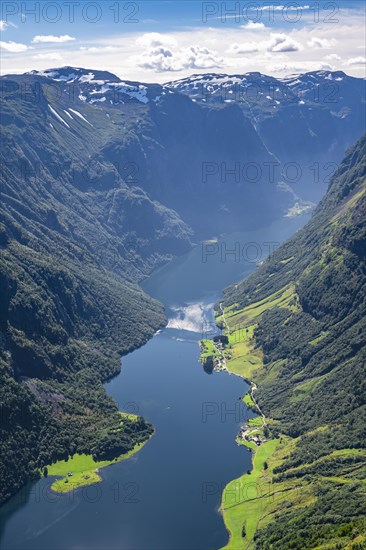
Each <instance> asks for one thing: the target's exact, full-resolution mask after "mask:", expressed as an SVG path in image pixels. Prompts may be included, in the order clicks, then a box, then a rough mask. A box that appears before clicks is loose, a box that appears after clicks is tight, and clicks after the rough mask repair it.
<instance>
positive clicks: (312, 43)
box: [308, 36, 337, 49]
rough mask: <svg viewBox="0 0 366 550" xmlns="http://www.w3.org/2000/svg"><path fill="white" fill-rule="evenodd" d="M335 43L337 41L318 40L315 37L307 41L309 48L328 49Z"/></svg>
mask: <svg viewBox="0 0 366 550" xmlns="http://www.w3.org/2000/svg"><path fill="white" fill-rule="evenodd" d="M336 43H337V41H336V39H335V38H333V39H331V40H328V39H327V38H318V37H317V36H313V37H312V38H311V40H309V41H308V46H309V48H325V49H330V48H331V47H332V46H335V44H336Z"/></svg>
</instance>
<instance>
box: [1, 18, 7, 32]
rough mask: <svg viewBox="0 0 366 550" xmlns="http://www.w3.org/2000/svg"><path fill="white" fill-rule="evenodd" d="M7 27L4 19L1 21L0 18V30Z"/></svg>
mask: <svg viewBox="0 0 366 550" xmlns="http://www.w3.org/2000/svg"><path fill="white" fill-rule="evenodd" d="M7 27H8V24H7V22H6V21H3V20H2V19H0V31H5V29H6V28H7Z"/></svg>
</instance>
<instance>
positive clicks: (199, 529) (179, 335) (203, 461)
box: [0, 217, 306, 550]
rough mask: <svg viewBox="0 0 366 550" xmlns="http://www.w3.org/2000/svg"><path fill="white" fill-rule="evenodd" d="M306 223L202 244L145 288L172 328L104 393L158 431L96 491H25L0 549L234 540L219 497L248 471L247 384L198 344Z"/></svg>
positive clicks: (202, 549) (175, 546) (98, 549)
mask: <svg viewBox="0 0 366 550" xmlns="http://www.w3.org/2000/svg"><path fill="white" fill-rule="evenodd" d="M305 221H306V218H305V217H302V218H300V217H298V218H295V219H288V218H287V219H286V218H285V219H283V220H281V221H279V222H276V223H275V224H274V225H272V226H271V227H269V228H266V229H262V230H261V231H256V232H252V233H246V234H239V233H238V234H235V235H230V236H228V237H225V238H222V239H220V240H219V243H218V244H216V245H214V244H212V243H211V244H207V245H199V246H197V247H195V248H194V250H192V251H191V252H190V253H189V254H187V255H186V256H183V257H180V258H177V259H176V260H173V261H172V262H171V263H170V264H169V265H166V266H164V267H163V268H161V269H159V270H158V271H157V272H155V273H154V274H153V275H152V276H151V277H150V278H149V279H148V280H147V281H145V283H144V285H143V286H144V288H145V290H146V291H147V292H148V293H149V294H151V295H152V296H154V297H156V298H157V299H159V300H160V301H161V302H162V303H164V305H165V307H166V311H167V315H168V318H169V323H168V326H167V328H165V329H164V330H162V331H160V332H159V333H157V334H156V335H155V336H154V338H152V339H151V340H150V341H149V342H148V343H147V344H146V345H145V346H143V347H142V348H140V349H138V350H136V351H134V352H133V353H131V354H129V355H127V356H126V357H124V358H123V359H122V371H121V374H120V375H119V376H117V377H116V378H115V379H113V380H112V381H111V382H109V383H108V384H106V389H107V392H108V393H109V394H110V395H111V396H112V397H113V398H114V399H115V400H116V401H117V402H118V404H119V406H120V409H121V410H125V411H129V412H137V413H139V414H141V415H143V416H144V417H146V418H147V419H148V420H149V421H150V422H152V423H153V424H154V426H155V429H156V432H155V434H154V436H153V437H152V438H151V440H150V441H149V442H148V443H147V444H146V445H145V446H144V447H143V449H142V450H141V451H140V452H139V453H138V454H137V455H135V456H134V457H132V458H131V459H129V460H127V461H124V462H121V463H118V464H114V465H113V466H110V467H107V468H104V469H103V470H102V477H103V481H102V482H101V483H99V484H96V485H93V486H90V487H85V488H83V489H79V490H76V491H74V492H73V493H70V494H68V495H57V494H54V493H52V492H51V491H50V489H49V488H50V484H51V483H52V479H49V478H48V479H41V480H39V481H38V482H36V483H33V484H31V485H29V486H28V487H26V488H24V489H23V490H22V491H20V492H19V493H18V494H17V495H16V496H15V497H14V498H12V499H11V500H10V501H9V502H8V503H7V504H6V505H5V506H3V507H2V509H1V510H0V548H2V549H4V550H30V549H32V550H56V549H57V550H66V549H67V550H84V549H85V550H86V549H88V550H102V549H103V550H109V549H111V550H112V549H116V550H117V549H118V550H155V549H156V550H189V549H191V550H206V549H217V548H220V547H221V546H223V545H224V544H225V543H226V542H227V540H228V535H227V532H226V530H225V527H224V523H223V520H222V517H221V515H220V513H219V506H220V501H221V492H222V489H223V487H224V485H225V484H226V483H227V482H228V481H230V480H231V479H234V478H235V477H238V476H239V475H240V474H241V473H242V472H243V471H245V470H247V469H248V468H250V464H251V455H250V453H249V451H248V450H247V449H245V448H242V447H238V445H237V444H236V443H235V436H236V434H237V432H238V429H239V425H240V424H241V423H242V422H243V421H244V420H245V419H246V418H247V415H248V414H249V415H250V413H248V411H247V410H246V407H245V405H244V404H243V403H242V402H241V401H240V400H239V398H240V397H241V396H243V395H244V393H245V392H246V389H247V384H246V383H245V382H244V381H243V380H241V379H240V378H239V377H236V376H233V375H229V374H228V373H222V372H221V373H213V374H211V375H209V374H207V373H206V372H205V371H204V370H203V368H202V366H201V364H200V363H199V346H198V341H199V339H200V338H201V337H202V333H204V334H210V333H212V332H213V331H214V317H213V304H214V303H215V302H216V301H218V300H219V299H220V296H221V290H222V288H224V287H225V286H227V285H229V284H231V283H233V282H235V281H237V280H240V279H241V278H243V277H245V276H248V275H249V274H250V273H251V272H252V271H253V270H254V269H255V266H256V263H258V261H260V260H263V259H264V256H265V255H266V253H267V252H268V250H269V249H270V248H273V247H274V246H275V245H277V243H279V242H281V241H283V240H284V239H285V238H286V237H288V236H289V235H291V234H293V233H294V232H295V231H296V229H298V228H299V227H300V226H302V225H303V224H304V223H305ZM265 243H266V244H265ZM268 243H271V244H270V245H269V244H268ZM238 246H239V248H238ZM238 250H239V251H240V254H238ZM230 251H236V253H235V254H233V253H230Z"/></svg>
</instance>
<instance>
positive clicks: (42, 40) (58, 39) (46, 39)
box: [32, 34, 76, 44]
mask: <svg viewBox="0 0 366 550" xmlns="http://www.w3.org/2000/svg"><path fill="white" fill-rule="evenodd" d="M73 40H76V38H74V37H73V36H69V35H68V34H62V35H60V36H54V35H53V34H47V35H40V34H37V36H35V37H34V38H33V40H32V43H33V44H47V43H49V44H50V43H55V44H62V43H63V42H71V41H73Z"/></svg>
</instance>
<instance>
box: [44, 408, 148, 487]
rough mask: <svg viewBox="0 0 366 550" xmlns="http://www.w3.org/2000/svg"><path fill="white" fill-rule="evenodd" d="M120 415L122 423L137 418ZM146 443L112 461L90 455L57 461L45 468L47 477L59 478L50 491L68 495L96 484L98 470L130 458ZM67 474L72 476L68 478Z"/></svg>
mask: <svg viewBox="0 0 366 550" xmlns="http://www.w3.org/2000/svg"><path fill="white" fill-rule="evenodd" d="M120 415H121V418H122V422H123V418H128V419H129V420H136V419H137V418H138V417H137V416H136V415H135V414H130V413H122V412H121V413H120ZM147 441H148V440H147ZM147 441H144V442H143V443H139V444H137V445H135V447H134V448H133V449H132V450H131V451H129V452H128V453H125V454H123V455H121V456H119V457H116V458H114V459H113V460H101V461H96V460H94V459H93V457H92V455H86V454H75V455H74V456H73V457H69V458H68V460H59V461H57V462H55V463H54V464H51V465H50V466H48V468H47V469H48V476H55V477H60V478H61V479H57V480H56V481H54V483H52V485H51V489H52V490H53V491H56V492H57V493H68V492H70V491H72V490H74V489H77V488H78V487H82V486H84V485H91V484H92V483H98V482H99V481H101V479H102V478H101V476H100V474H99V470H100V468H104V467H106V466H110V465H112V464H116V463H117V462H120V461H122V460H127V459H128V458H131V456H133V455H134V454H136V453H137V452H138V451H139V450H140V449H142V447H143V446H144V445H145V444H146V443H147ZM69 473H71V474H72V475H71V476H69V475H68V474H69Z"/></svg>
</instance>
